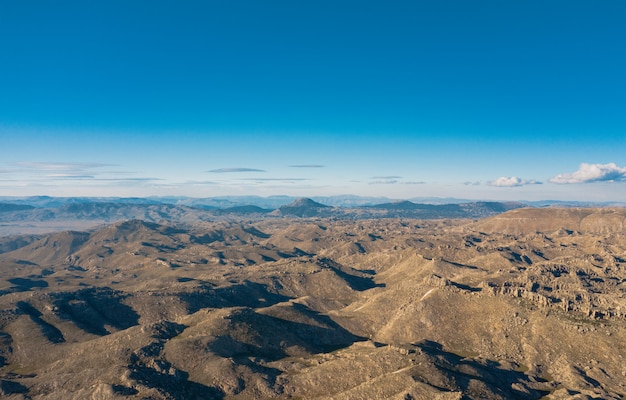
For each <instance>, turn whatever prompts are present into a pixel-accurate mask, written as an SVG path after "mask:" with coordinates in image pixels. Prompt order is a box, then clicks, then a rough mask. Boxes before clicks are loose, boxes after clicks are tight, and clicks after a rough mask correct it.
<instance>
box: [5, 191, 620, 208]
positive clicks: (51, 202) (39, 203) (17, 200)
mask: <svg viewBox="0 0 626 400" xmlns="http://www.w3.org/2000/svg"><path fill="white" fill-rule="evenodd" d="M298 199H299V197H294V196H268V197H261V196H218V197H204V198H195V197H185V196H164V197H156V196H154V197H51V196H30V197H9V196H4V197H3V196H0V212H3V211H13V210H9V209H8V208H5V207H15V206H18V205H19V206H21V207H24V208H23V209H27V208H31V207H36V208H57V207H61V206H64V205H67V204H90V203H123V204H136V205H159V204H171V205H176V206H187V207H194V208H201V209H205V210H212V209H221V210H224V209H230V208H236V207H241V206H245V207H248V206H256V207H260V208H264V209H267V210H275V209H277V208H279V207H281V206H285V205H288V204H290V203H293V202H294V201H296V200H298ZM310 200H312V201H315V202H317V203H320V204H323V205H327V206H332V207H344V208H352V207H360V206H377V205H383V204H388V203H402V202H403V201H404V200H398V199H392V198H388V197H382V196H381V197H368V196H356V195H338V196H312V197H310ZM406 201H409V202H411V203H416V204H429V205H450V204H463V203H476V202H478V203H490V202H491V203H495V202H493V201H490V200H486V199H482V200H476V199H462V198H454V197H446V198H441V197H414V198H410V199H406ZM519 203H522V204H524V205H527V206H532V207H547V206H553V205H558V206H560V207H568V206H570V207H602V206H626V202H588V201H587V202H585V201H563V200H539V201H523V200H520V201H519Z"/></svg>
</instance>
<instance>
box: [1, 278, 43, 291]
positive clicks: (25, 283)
mask: <svg viewBox="0 0 626 400" xmlns="http://www.w3.org/2000/svg"><path fill="white" fill-rule="evenodd" d="M7 280H8V281H9V283H12V284H13V285H15V286H14V287H13V288H11V289H15V291H16V292H26V291H28V290H30V289H32V288H46V287H48V282H46V281H42V280H36V279H29V278H11V279H7Z"/></svg>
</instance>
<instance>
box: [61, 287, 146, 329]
mask: <svg viewBox="0 0 626 400" xmlns="http://www.w3.org/2000/svg"><path fill="white" fill-rule="evenodd" d="M52 296H53V299H54V305H55V306H56V307H57V309H58V312H57V315H58V316H59V317H60V318H63V319H65V320H70V321H72V322H73V323H74V324H76V326H78V327H79V328H81V329H83V330H84V331H86V332H89V333H93V334H95V335H100V336H103V335H107V334H109V333H111V332H109V331H108V330H107V328H106V326H107V325H108V326H112V327H113V328H115V329H118V330H123V329H127V328H130V327H131V326H135V325H138V324H139V314H137V313H136V312H135V311H134V310H133V309H132V308H131V307H129V306H127V305H126V304H124V303H122V300H123V299H124V298H125V297H126V296H127V295H126V294H124V293H122V292H118V291H114V290H112V289H110V288H108V287H103V288H89V289H83V290H79V291H76V292H61V293H55V294H53V295H52Z"/></svg>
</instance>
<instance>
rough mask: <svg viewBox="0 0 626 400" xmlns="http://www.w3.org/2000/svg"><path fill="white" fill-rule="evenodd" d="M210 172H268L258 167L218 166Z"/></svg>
mask: <svg viewBox="0 0 626 400" xmlns="http://www.w3.org/2000/svg"><path fill="white" fill-rule="evenodd" d="M209 172H213V173H216V174H222V173H230V172H266V171H265V170H264V169H257V168H218V169H212V170H210V171H209Z"/></svg>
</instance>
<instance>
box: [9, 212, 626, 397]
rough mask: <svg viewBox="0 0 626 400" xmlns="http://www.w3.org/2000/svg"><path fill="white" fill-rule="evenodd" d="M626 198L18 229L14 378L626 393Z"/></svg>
mask: <svg viewBox="0 0 626 400" xmlns="http://www.w3.org/2000/svg"><path fill="white" fill-rule="evenodd" d="M297 206H298V207H302V206H303V207H305V208H307V207H310V206H311V204H310V203H308V202H305V204H300V205H297ZM403 206H410V207H412V206H411V205H410V204H405V205H403ZM313 207H314V208H321V209H325V210H326V209H327V208H325V207H319V206H315V205H313ZM331 209H332V208H331ZM623 216H624V213H623V210H620V209H612V210H608V209H585V210H581V209H541V210H535V209H521V210H512V211H508V212H506V213H504V214H501V215H499V216H497V217H491V218H487V219H484V220H480V221H472V220H467V219H461V220H448V219H439V220H411V219H387V218H383V219H364V220H357V221H351V220H341V219H336V218H334V217H333V218H329V219H325V218H321V217H314V218H303V217H297V218H295V219H294V218H276V217H269V218H265V219H257V218H254V219H250V220H245V219H240V220H233V219H230V220H221V221H196V222H195V223H193V224H189V223H186V224H172V223H155V222H150V221H144V220H138V219H134V220H128V221H120V222H116V223H113V224H109V225H105V226H101V227H100V228H98V229H95V230H91V231H89V232H78V231H66V232H58V233H52V234H42V235H34V236H33V235H31V236H12V237H5V238H3V239H2V241H0V251H1V253H0V393H2V396H3V397H4V398H14V399H84V398H102V399H116V398H119V399H122V398H125V399H129V398H130V399H133V398H134V399H144V398H150V399H189V398H191V399H194V398H198V399H200V398H204V399H262V398H284V399H290V398H318V399H331V398H332V399H361V398H368V399H388V398H391V399H431V398H442V399H446V398H450V399H458V398H467V399H510V398H518V399H539V398H546V399H566V398H581V399H582V398H603V399H605V398H606V399H611V398H613V399H620V398H623V397H624V396H625V395H626V383H625V382H626V381H625V380H624V376H626V369H624V365H625V363H624V357H626V345H625V343H626V294H625V291H624V288H623V287H622V286H623V283H624V282H626V272H625V271H626V236H625V232H624V230H623V229H619V226H620V225H619V224H620V223H621V222H620V221H623ZM620 218H621V219H620ZM520 221H524V222H523V223H522V222H520Z"/></svg>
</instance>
